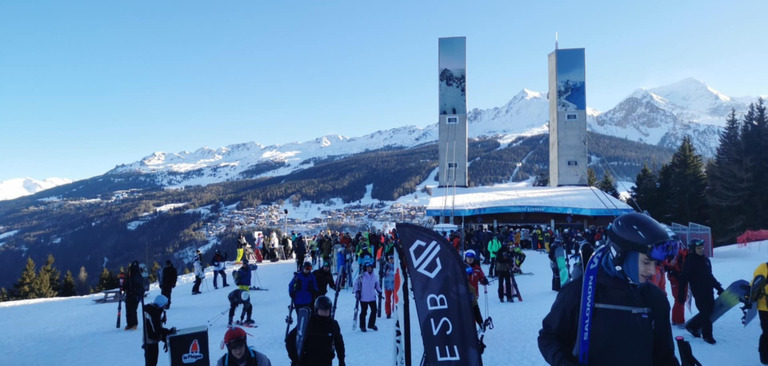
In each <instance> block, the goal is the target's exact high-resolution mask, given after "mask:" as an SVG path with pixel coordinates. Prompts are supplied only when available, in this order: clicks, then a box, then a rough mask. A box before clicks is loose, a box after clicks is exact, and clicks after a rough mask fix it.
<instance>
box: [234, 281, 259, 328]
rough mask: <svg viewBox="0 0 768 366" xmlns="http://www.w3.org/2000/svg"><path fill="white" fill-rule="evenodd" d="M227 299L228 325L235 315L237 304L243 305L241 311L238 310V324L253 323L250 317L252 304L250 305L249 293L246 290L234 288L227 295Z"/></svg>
mask: <svg viewBox="0 0 768 366" xmlns="http://www.w3.org/2000/svg"><path fill="white" fill-rule="evenodd" d="M227 299H229V325H232V318H234V316H235V309H237V307H238V306H239V305H243V311H242V312H240V322H239V323H238V324H246V325H249V324H253V323H254V321H253V319H251V313H252V312H253V305H251V295H250V293H248V290H242V289H235V290H232V292H230V293H229V295H227Z"/></svg>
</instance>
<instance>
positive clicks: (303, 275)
mask: <svg viewBox="0 0 768 366" xmlns="http://www.w3.org/2000/svg"><path fill="white" fill-rule="evenodd" d="M318 292H319V289H318V288H317V279H315V275H313V274H312V262H309V261H307V262H304V265H303V266H302V270H301V271H300V272H296V273H295V274H294V275H293V279H292V280H291V282H290V283H289V284H288V295H290V296H291V300H293V305H294V306H295V307H296V308H297V309H298V308H302V307H306V308H311V307H312V303H313V302H314V301H315V297H317V293H318Z"/></svg>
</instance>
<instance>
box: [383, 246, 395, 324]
mask: <svg viewBox="0 0 768 366" xmlns="http://www.w3.org/2000/svg"><path fill="white" fill-rule="evenodd" d="M394 294H395V257H394V256H392V255H389V256H387V263H385V264H384V312H385V313H386V314H387V319H390V318H392V303H393V302H394V300H393V298H394Z"/></svg>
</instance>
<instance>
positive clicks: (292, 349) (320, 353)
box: [285, 296, 346, 366]
mask: <svg viewBox="0 0 768 366" xmlns="http://www.w3.org/2000/svg"><path fill="white" fill-rule="evenodd" d="M332 306H333V304H332V303H331V299H329V298H328V297H327V296H320V297H318V298H317V299H316V300H315V313H314V314H313V315H312V317H310V318H309V324H307V329H306V332H305V336H304V337H305V338H304V345H303V346H302V351H301V357H299V354H298V350H297V347H296V346H297V345H296V335H297V329H298V327H296V328H293V329H292V330H291V332H290V333H288V338H286V340H285V349H286V350H287V351H288V358H290V359H291V366H331V365H332V362H333V358H334V356H338V359H339V366H345V365H346V362H345V361H344V356H345V350H344V337H342V335H341V328H340V327H339V323H338V322H337V321H336V320H334V319H333V318H331V307H332ZM334 349H335V350H336V353H335V354H334Z"/></svg>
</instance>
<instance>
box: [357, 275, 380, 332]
mask: <svg viewBox="0 0 768 366" xmlns="http://www.w3.org/2000/svg"><path fill="white" fill-rule="evenodd" d="M354 292H355V298H356V299H357V301H360V309H361V310H360V331H362V332H365V331H366V323H365V315H366V314H368V309H369V308H370V309H371V316H370V317H368V329H373V330H379V328H378V327H376V310H377V309H376V298H377V297H378V296H381V285H380V284H379V279H378V278H376V275H374V274H373V261H370V260H369V261H366V262H365V263H364V264H363V272H362V273H361V274H360V276H358V277H357V281H355V287H354Z"/></svg>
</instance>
